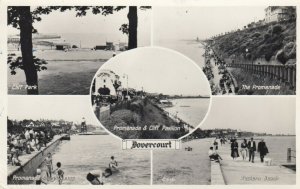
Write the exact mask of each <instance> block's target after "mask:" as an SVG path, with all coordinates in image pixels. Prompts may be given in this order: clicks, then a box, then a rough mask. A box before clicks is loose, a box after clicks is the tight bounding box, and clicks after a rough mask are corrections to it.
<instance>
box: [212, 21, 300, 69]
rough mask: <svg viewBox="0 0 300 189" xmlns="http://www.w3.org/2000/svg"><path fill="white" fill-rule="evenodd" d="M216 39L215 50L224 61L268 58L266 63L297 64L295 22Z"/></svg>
mask: <svg viewBox="0 0 300 189" xmlns="http://www.w3.org/2000/svg"><path fill="white" fill-rule="evenodd" d="M213 40H214V43H213V47H214V48H215V49H217V50H218V51H219V52H220V53H222V55H223V56H224V58H245V59H248V60H251V59H253V60H255V59H257V58H264V59H265V60H266V61H270V60H271V59H272V60H278V61H279V62H280V63H282V64H286V63H296V61H295V59H296V21H295V20H289V21H284V22H280V23H270V24H266V25H262V26H259V27H255V28H247V29H244V30H239V31H236V32H232V33H227V34H225V35H221V36H218V37H215V38H213ZM246 49H248V52H246Z"/></svg>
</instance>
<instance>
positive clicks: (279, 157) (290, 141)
mask: <svg viewBox="0 0 300 189" xmlns="http://www.w3.org/2000/svg"><path fill="white" fill-rule="evenodd" d="M258 138H260V137H258ZM262 138H264V140H265V142H266V145H267V147H268V150H269V154H268V155H267V157H270V158H271V159H272V161H273V163H274V164H276V165H282V164H287V149H288V148H291V149H292V150H293V151H292V155H293V156H296V152H295V150H296V137H295V136H264V137H262ZM257 158H259V155H258V154H257ZM291 163H296V158H292V161H291Z"/></svg>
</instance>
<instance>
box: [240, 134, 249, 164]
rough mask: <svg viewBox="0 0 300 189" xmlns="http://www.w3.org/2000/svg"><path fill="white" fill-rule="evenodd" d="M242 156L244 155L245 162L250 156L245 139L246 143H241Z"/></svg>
mask: <svg viewBox="0 0 300 189" xmlns="http://www.w3.org/2000/svg"><path fill="white" fill-rule="evenodd" d="M241 154H242V157H243V160H245V159H246V158H247V154H248V145H247V140H246V139H244V141H243V142H242V143H241Z"/></svg>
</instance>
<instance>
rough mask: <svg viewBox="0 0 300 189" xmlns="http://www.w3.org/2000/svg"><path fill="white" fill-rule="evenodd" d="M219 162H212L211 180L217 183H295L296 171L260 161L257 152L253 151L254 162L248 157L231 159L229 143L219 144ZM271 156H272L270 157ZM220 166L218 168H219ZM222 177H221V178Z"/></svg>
mask: <svg viewBox="0 0 300 189" xmlns="http://www.w3.org/2000/svg"><path fill="white" fill-rule="evenodd" d="M218 153H219V155H220V156H221V157H222V159H223V160H221V161H220V163H215V162H212V165H211V169H212V173H211V176H212V178H211V180H212V184H217V185H220V184H221V185H222V184H226V185H283V184H285V185H290V184H296V172H295V171H293V170H292V169H289V168H286V167H285V166H282V165H276V164H274V163H272V164H271V165H267V164H266V163H261V162H260V157H259V153H257V152H256V153H255V162H254V163H251V162H249V159H248V158H249V157H247V158H246V160H243V159H242V157H241V154H240V157H239V158H237V159H236V160H233V159H232V157H231V151H230V144H229V143H227V144H225V145H224V144H223V145H222V146H221V145H219V149H218ZM270 158H272V157H270ZM219 168H220V169H219ZM222 178H223V179H222Z"/></svg>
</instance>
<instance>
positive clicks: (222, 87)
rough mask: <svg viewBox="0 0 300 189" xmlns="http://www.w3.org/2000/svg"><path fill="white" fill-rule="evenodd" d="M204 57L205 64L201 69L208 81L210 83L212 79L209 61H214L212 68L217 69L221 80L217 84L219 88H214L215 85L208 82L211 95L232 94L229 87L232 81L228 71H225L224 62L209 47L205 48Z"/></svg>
mask: <svg viewBox="0 0 300 189" xmlns="http://www.w3.org/2000/svg"><path fill="white" fill-rule="evenodd" d="M204 57H205V61H206V62H205V66H204V67H203V72H204V74H205V75H206V77H207V78H208V80H209V81H210V80H212V79H213V78H214V74H213V70H212V65H211V59H213V60H214V64H215V65H214V66H216V67H218V74H219V75H221V78H220V80H219V83H218V85H219V88H218V87H217V86H216V83H213V82H210V83H211V90H212V93H213V94H217V93H222V94H226V93H229V94H230V93H233V90H232V87H231V86H232V85H233V81H232V78H231V76H230V74H229V72H228V70H227V69H226V62H225V61H224V60H223V59H222V58H220V57H219V56H218V55H217V54H216V53H215V52H214V50H213V49H211V48H210V47H209V46H207V47H206V48H205V53H204Z"/></svg>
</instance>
